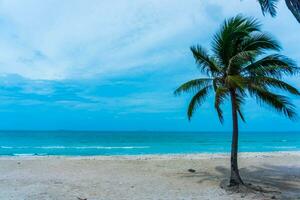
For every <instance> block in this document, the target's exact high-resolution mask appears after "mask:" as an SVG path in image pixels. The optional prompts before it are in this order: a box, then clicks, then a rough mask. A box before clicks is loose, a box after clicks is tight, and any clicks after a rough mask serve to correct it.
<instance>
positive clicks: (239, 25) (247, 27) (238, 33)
mask: <svg viewBox="0 0 300 200" xmlns="http://www.w3.org/2000/svg"><path fill="white" fill-rule="evenodd" d="M260 26H261V25H260V23H259V22H258V21H257V20H255V19H254V18H247V17H244V16H242V15H238V16H236V17H233V18H230V19H228V20H226V21H225V22H224V23H223V26H222V28H221V30H220V31H219V32H218V33H217V34H215V36H214V39H213V43H212V47H213V51H214V53H215V54H216V56H217V57H218V59H219V60H220V61H221V62H222V64H223V65H224V66H227V65H228V63H229V60H230V58H231V57H232V56H233V55H235V53H236V47H237V45H236V42H237V41H240V40H241V39H242V38H244V37H246V36H248V35H249V34H250V33H252V32H255V31H259V29H260Z"/></svg>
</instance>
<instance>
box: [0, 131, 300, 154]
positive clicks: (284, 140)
mask: <svg viewBox="0 0 300 200" xmlns="http://www.w3.org/2000/svg"><path fill="white" fill-rule="evenodd" d="M239 137H240V138H239V151H240V152H276V151H300V132H241V133H240V136H239ZM230 146H231V133H230V132H172V131H170V132H151V131H132V132H126V131H114V132H110V131H0V156H35V155H36V156H48V155H53V156H96V155H101V156H111V155H145V154H147V155H149V154H192V153H226V152H230Z"/></svg>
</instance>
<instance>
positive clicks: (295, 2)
mask: <svg viewBox="0 0 300 200" xmlns="http://www.w3.org/2000/svg"><path fill="white" fill-rule="evenodd" d="M285 3H286V5H287V7H288V8H289V10H290V11H291V12H292V13H293V15H294V17H295V18H296V19H297V21H298V22H299V23H300V1H299V0H285Z"/></svg>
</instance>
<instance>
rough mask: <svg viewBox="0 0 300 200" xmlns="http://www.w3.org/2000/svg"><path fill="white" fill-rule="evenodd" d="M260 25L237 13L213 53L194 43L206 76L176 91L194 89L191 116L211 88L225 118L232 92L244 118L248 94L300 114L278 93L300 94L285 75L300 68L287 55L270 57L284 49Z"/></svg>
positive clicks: (280, 109) (218, 36) (219, 35)
mask: <svg viewBox="0 0 300 200" xmlns="http://www.w3.org/2000/svg"><path fill="white" fill-rule="evenodd" d="M260 28H261V25H260V24H259V23H258V21H257V20H255V19H253V18H247V17H243V16H241V15H238V16H236V17H233V18H230V19H228V20H226V21H225V22H224V24H223V26H222V27H221V30H220V31H219V32H218V33H217V34H216V35H215V36H214V38H213V42H212V55H210V54H209V52H208V51H207V50H205V49H204V48H203V47H201V46H200V45H197V46H193V47H191V51H192V53H193V56H194V58H195V60H196V63H197V66H198V68H199V69H200V70H201V72H204V73H205V74H206V75H207V77H206V78H199V79H195V80H191V81H188V82H186V83H184V84H183V85H181V86H180V87H179V88H178V89H177V90H176V91H175V94H176V95H179V94H181V93H183V92H193V93H194V96H193V97H192V99H191V101H190V103H189V106H188V112H187V114H188V118H189V119H191V117H192V116H193V114H194V111H195V110H196V108H197V107H198V106H200V105H201V104H202V103H203V102H204V101H205V99H206V97H207V96H208V94H209V93H210V92H211V91H214V94H215V102H214V107H215V109H216V111H217V113H218V116H219V119H220V121H221V122H223V112H222V109H221V105H222V103H223V102H224V100H226V99H227V98H228V97H232V96H234V99H233V100H234V101H235V104H236V112H237V113H238V114H239V116H240V118H241V119H242V120H243V121H244V115H243V113H242V109H241V106H242V105H243V103H244V102H245V98H246V97H247V96H250V97H254V98H256V100H258V102H262V103H266V104H267V105H269V106H270V107H272V108H274V109H275V110H276V111H278V112H280V113H283V114H284V115H285V116H287V117H288V118H290V119H293V118H295V117H296V113H295V110H294V105H293V104H292V103H290V101H289V99H288V97H286V96H284V95H280V94H277V93H276V92H278V91H279V90H283V91H285V92H287V93H291V94H294V95H299V92H298V90H297V89H296V88H294V87H293V86H291V85H289V84H288V83H286V82H284V81H283V80H282V79H283V77H284V76H285V75H293V74H295V73H296V72H297V71H298V68H297V67H296V65H295V63H294V62H293V61H292V60H290V59H289V58H287V57H285V56H283V55H280V54H277V53H276V54H268V55H266V54H267V53H268V51H270V50H271V51H275V52H278V51H279V50H280V49H281V47H280V45H279V44H278V42H277V41H276V40H275V39H273V38H272V37H271V36H270V35H268V34H266V33H264V32H262V31H261V29H260ZM231 100H232V98H231Z"/></svg>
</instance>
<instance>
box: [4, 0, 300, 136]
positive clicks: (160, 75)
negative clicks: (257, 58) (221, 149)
mask: <svg viewBox="0 0 300 200" xmlns="http://www.w3.org/2000/svg"><path fill="white" fill-rule="evenodd" d="M239 13H243V14H245V15H247V16H253V17H256V18H257V19H259V20H260V21H261V23H262V24H263V30H265V31H266V32H269V33H271V34H272V35H273V36H274V37H275V38H276V39H278V40H279V41H280V43H281V44H282V46H283V51H282V52H281V53H282V54H285V55H287V56H289V57H290V58H292V59H294V60H295V61H297V62H298V63H299V65H300V47H299V44H300V37H299V36H300V24H298V23H297V21H296V20H295V19H294V18H293V16H292V14H290V12H289V11H288V10H287V8H286V6H285V4H284V1H281V3H280V4H279V5H278V16H277V17H276V18H271V17H270V16H268V15H266V16H263V15H262V13H261V10H260V7H259V5H258V3H257V2H255V1H253V0H243V1H239V0H230V1H228V0H210V1H205V0H186V1H182V0H143V1H140V0H116V1H111V0H101V1H99V0H98V1H96V0H89V1H85V0H64V1H61V0H43V1H39V0H27V1H21V0H0V27H1V28H0V129H2V130H4V129H12V130H16V129H18V130H134V131H136V130H148V131H230V130H231V121H230V120H231V117H230V106H229V104H228V103H227V104H225V105H224V110H225V123H224V124H223V125H221V124H220V123H219V121H218V118H217V115H216V112H215V110H214V108H213V98H212V97H209V98H208V100H207V101H206V102H205V103H204V104H203V106H202V107H201V108H199V110H198V111H197V112H196V113H195V115H194V117H193V118H192V120H191V122H189V121H188V119H187V117H186V108H187V105H188V101H189V99H190V97H191V96H190V95H184V96H182V97H175V96H174V95H173V91H174V90H175V89H176V88H177V87H178V86H179V85H180V84H181V83H184V82H185V81H188V80H190V79H193V78H196V77H204V75H203V74H201V73H200V72H199V71H198V70H197V69H196V65H195V62H194V60H193V56H192V55H191V52H190V50H189V47H190V46H192V45H196V44H201V45H202V46H204V47H206V48H209V45H210V42H211V39H212V36H213V34H214V33H215V32H216V31H217V30H218V29H219V27H220V24H221V23H222V22H223V21H224V19H225V18H229V17H232V16H235V15H237V14H239ZM298 78H299V77H292V78H291V77H290V78H287V80H286V81H287V82H289V83H292V84H293V85H295V86H297V87H298V88H300V83H299V81H298V80H297V79H298ZM291 99H292V101H293V103H295V104H296V105H299V104H300V99H299V97H291ZM243 110H244V112H245V113H246V120H247V122H246V123H241V124H240V129H241V130H242V131H298V130H300V117H299V120H298V121H289V120H287V119H285V118H284V117H283V116H281V115H278V114H277V113H274V112H273V111H272V110H271V109H270V108H269V107H267V106H264V105H259V104H257V103H256V101H255V100H251V99H249V101H247V103H246V104H245V106H244V108H243ZM297 110H298V111H299V113H300V107H299V108H297Z"/></svg>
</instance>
